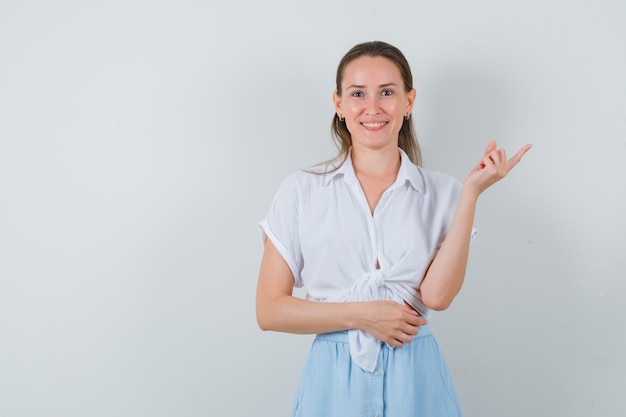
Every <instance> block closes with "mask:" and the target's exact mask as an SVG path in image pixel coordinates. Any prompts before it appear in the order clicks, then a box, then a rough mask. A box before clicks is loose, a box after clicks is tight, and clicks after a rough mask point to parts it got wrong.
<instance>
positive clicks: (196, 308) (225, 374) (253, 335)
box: [0, 0, 626, 417]
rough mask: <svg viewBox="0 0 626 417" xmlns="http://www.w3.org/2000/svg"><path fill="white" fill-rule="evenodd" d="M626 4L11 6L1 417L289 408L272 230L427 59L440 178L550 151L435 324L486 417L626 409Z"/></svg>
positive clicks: (512, 195)
mask: <svg viewBox="0 0 626 417" xmlns="http://www.w3.org/2000/svg"><path fill="white" fill-rule="evenodd" d="M625 18H626V3H625V2H624V1H620V0H615V1H611V0H602V1H594V2H592V1H580V0H579V1H565V0H543V1H536V0H533V1H524V2H522V1H518V2H513V1H497V0H476V1H472V2H465V1H461V0H455V1H445V2H432V1H428V2H427V1H422V0H420V1H411V2H409V1H387V2H384V3H381V2H379V1H371V0H361V1H345V2H337V1H316V2H307V3H299V2H293V1H287V0H268V1H265V2H256V1H252V0H246V1H233V2H217V1H211V0H209V1H205V2H200V1H192V0H178V1H147V0H146V1H138V0H125V1H121V0H110V1H108V2H95V1H77V0H73V1H72V0H68V1H56V2H47V1H43V0H31V1H29V0H20V1H16V0H1V1H0V416H2V417H17V416H20V417H26V416H66V417H74V416H76V417H84V416H94V417H95V416H107V417H108V416H116V417H117V416H132V417H136V416H150V417H159V416H189V417H191V416H204V415H222V416H260V417H265V416H268V417H269V416H285V415H288V412H289V410H290V408H291V401H292V398H293V394H294V391H295V385H296V383H297V379H298V377H299V373H300V369H301V367H302V363H303V360H304V357H305V355H306V353H307V350H308V346H309V344H310V341H311V337H310V336H294V335H284V334H277V333H263V332H261V331H260V330H258V328H257V327H256V321H255V317H254V292H255V285H256V277H257V271H258V264H259V261H260V256H261V244H260V238H259V232H258V228H257V221H258V220H260V219H261V218H262V217H263V216H264V215H265V213H266V211H267V209H268V208H269V204H270V201H271V199H272V197H273V194H274V192H275V191H276V189H277V187H278V185H279V183H280V181H281V180H282V179H283V178H284V177H285V176H286V175H287V174H288V173H289V172H291V171H293V170H295V169H298V168H303V167H307V166H309V165H311V164H314V163H316V162H319V161H321V160H323V159H327V158H329V157H331V156H332V155H333V152H334V151H333V147H332V145H331V142H330V139H329V125H330V120H331V116H332V112H333V108H332V104H331V100H330V98H331V93H332V90H333V80H334V76H335V74H334V72H335V69H336V65H337V63H338V61H339V59H340V58H341V56H342V55H343V54H344V53H345V52H346V51H347V50H348V49H349V48H350V47H351V46H353V45H354V44H355V43H358V42H362V41H368V40H376V39H378V40H385V41H387V42H390V43H392V44H395V45H396V46H398V47H399V48H400V49H402V50H403V51H404V52H405V54H406V56H407V58H408V59H409V61H410V63H411V65H412V67H413V70H414V76H415V85H416V88H417V91H418V98H417V103H416V108H415V111H414V117H415V122H416V128H417V131H418V135H419V137H420V141H421V145H422V147H423V152H424V157H425V166H426V167H428V168H430V169H435V170H439V171H444V172H448V173H451V174H453V175H455V176H457V177H459V178H462V177H464V175H465V173H466V172H468V170H469V169H470V168H471V167H472V166H473V164H474V163H475V162H476V161H477V158H478V157H480V155H481V154H482V151H483V148H484V146H485V145H486V144H487V142H488V141H489V140H490V139H492V138H496V139H498V140H499V141H500V143H501V144H502V145H503V146H505V147H506V148H507V149H509V150H510V151H514V150H516V149H517V148H519V147H520V146H521V145H523V144H524V143H526V142H530V143H533V144H534V148H533V149H532V150H531V152H529V154H528V155H527V156H526V158H525V159H524V161H523V163H522V164H521V165H520V166H519V167H518V168H517V169H516V170H515V171H514V172H513V173H512V174H511V176H510V177H508V178H507V179H506V180H505V181H504V182H503V183H500V184H498V185H496V186H495V187H494V188H493V189H491V190H489V192H488V193H487V194H486V195H484V197H482V199H481V202H480V204H479V213H478V216H477V219H476V227H477V228H478V229H479V231H480V235H479V239H478V240H477V241H476V242H475V244H474V245H473V247H472V254H471V261H470V262H471V263H470V267H469V271H468V275H467V280H466V284H465V287H464V289H463V291H462V292H461V294H460V295H459V297H458V298H457V300H456V301H455V304H454V305H453V306H452V307H451V308H450V309H449V310H448V311H446V312H443V313H439V314H437V315H436V316H435V317H434V318H433V320H432V321H431V324H432V327H433V328H434V331H435V332H436V334H437V335H438V338H439V341H440V344H441V346H442V349H443V351H444V353H445V355H446V357H447V360H448V364H449V366H450V368H451V371H452V373H453V377H454V379H455V381H456V385H457V390H458V392H459V395H460V399H461V402H462V405H463V407H464V410H465V413H466V416H467V417H501V416H508V417H516V416H520V417H521V416H524V417H526V416H550V417H553V416H569V417H587V416H623V415H626V403H625V401H624V393H625V392H626V355H624V352H626V336H624V331H623V329H624V328H625V327H626V313H625V311H624V303H623V300H624V296H625V295H626V283H625V279H624V278H625V275H626V274H625V272H624V271H625V269H626V261H625V256H624V254H625V253H626V238H625V235H626V222H625V221H624V219H623V213H624V212H626V203H625V201H624V200H625V198H624V194H625V189H626V187H625V186H624V180H625V179H626V168H625V167H626V164H625V163H624V161H626V77H624V74H626V53H625V52H626V50H625V46H624V45H626V24H624V22H625Z"/></svg>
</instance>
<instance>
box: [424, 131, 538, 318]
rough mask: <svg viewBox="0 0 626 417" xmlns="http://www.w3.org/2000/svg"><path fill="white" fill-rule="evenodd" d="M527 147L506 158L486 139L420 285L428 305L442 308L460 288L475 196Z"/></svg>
mask: <svg viewBox="0 0 626 417" xmlns="http://www.w3.org/2000/svg"><path fill="white" fill-rule="evenodd" d="M530 147H531V146H530V145H525V146H523V147H522V148H521V149H520V150H519V151H518V152H517V153H516V154H515V155H514V156H513V157H512V158H511V159H508V160H507V158H506V152H505V151H504V149H497V148H496V142H495V141H492V142H490V143H489V145H488V146H487V149H486V150H485V154H484V155H483V157H482V159H481V161H480V162H479V163H478V164H477V165H476V166H475V167H474V169H472V171H471V172H470V173H469V175H468V176H467V178H466V179H465V181H464V182H463V187H462V188H461V195H460V197H459V203H458V206H457V208H456V211H455V212H454V217H453V218H452V223H451V224H450V229H449V230H448V234H447V235H446V238H445V240H444V241H443V244H442V245H441V248H440V249H439V252H438V253H437V256H436V257H435V259H434V260H433V261H432V263H431V264H430V267H429V268H428V271H427V272H426V275H425V276H424V279H423V280H422V283H421V285H420V292H421V295H422V301H423V302H424V304H425V305H426V306H427V307H428V308H430V309H433V310H445V309H446V308H448V307H449V306H450V304H451V303H452V300H454V297H456V295H457V294H458V293H459V291H460V290H461V286H462V285H463V279H464V278H465V270H466V267H467V258H468V255H469V245H470V235H471V232H472V225H473V223H474V214H475V212H476V203H477V201H478V197H479V196H480V195H481V194H482V193H483V192H484V191H485V190H486V189H487V188H489V187H490V186H492V185H493V184H495V183H496V182H498V181H499V180H501V179H502V178H504V177H505V176H506V175H507V174H508V173H509V172H510V171H511V170H512V169H513V168H514V167H515V165H517V164H518V163H519V161H520V160H521V159H522V157H523V156H524V154H525V153H526V152H528V150H529V149H530Z"/></svg>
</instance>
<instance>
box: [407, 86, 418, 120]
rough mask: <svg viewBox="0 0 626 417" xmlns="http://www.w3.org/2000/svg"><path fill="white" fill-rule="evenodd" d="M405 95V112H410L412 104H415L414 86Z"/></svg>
mask: <svg viewBox="0 0 626 417" xmlns="http://www.w3.org/2000/svg"><path fill="white" fill-rule="evenodd" d="M406 95H407V105H406V113H408V114H410V113H411V112H412V111H413V104H415V97H416V96H417V92H416V91H415V89H414V88H412V89H411V91H409V92H408V93H406Z"/></svg>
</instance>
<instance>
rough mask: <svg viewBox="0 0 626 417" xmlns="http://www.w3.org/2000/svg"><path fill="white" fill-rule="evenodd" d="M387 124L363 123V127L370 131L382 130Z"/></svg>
mask: <svg viewBox="0 0 626 417" xmlns="http://www.w3.org/2000/svg"><path fill="white" fill-rule="evenodd" d="M386 124H387V122H378V123H361V125H362V126H363V127H366V128H368V129H380V128H381V127H383V126H385V125H386Z"/></svg>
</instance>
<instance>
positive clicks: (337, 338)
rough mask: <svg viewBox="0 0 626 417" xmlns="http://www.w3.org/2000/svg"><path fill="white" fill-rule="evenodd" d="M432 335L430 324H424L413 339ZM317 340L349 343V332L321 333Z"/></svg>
mask: <svg viewBox="0 0 626 417" xmlns="http://www.w3.org/2000/svg"><path fill="white" fill-rule="evenodd" d="M430 335H431V333H430V328H429V327H428V324H424V325H423V326H420V329H419V331H418V332H417V334H416V335H415V336H413V339H417V338H419V337H425V336H430ZM315 340H326V341H329V342H337V343H349V341H348V330H344V331H341V332H331V333H319V334H318V335H316V336H315Z"/></svg>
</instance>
